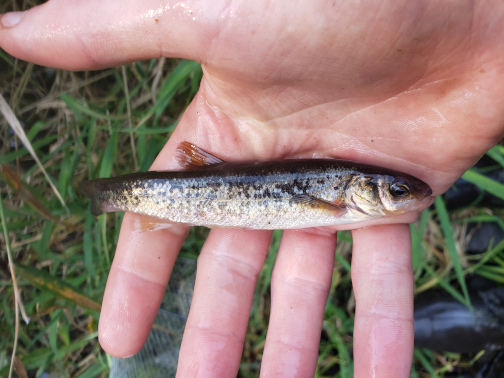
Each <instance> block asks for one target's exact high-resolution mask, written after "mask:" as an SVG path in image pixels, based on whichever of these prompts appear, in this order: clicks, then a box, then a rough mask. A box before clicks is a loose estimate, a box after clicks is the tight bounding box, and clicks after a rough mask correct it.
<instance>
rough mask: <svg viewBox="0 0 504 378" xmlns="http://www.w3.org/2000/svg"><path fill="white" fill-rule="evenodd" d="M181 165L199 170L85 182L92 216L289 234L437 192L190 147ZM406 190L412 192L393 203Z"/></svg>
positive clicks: (304, 163)
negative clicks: (128, 214) (125, 214)
mask: <svg viewBox="0 0 504 378" xmlns="http://www.w3.org/2000/svg"><path fill="white" fill-rule="evenodd" d="M212 158H213V159H212ZM178 159H179V161H181V163H185V165H188V166H189V168H194V170H184V171H175V172H144V173H134V174H130V175H124V176H119V177H115V178H108V179H97V180H93V181H90V182H88V183H86V184H85V185H84V191H85V192H86V193H87V194H88V195H89V196H90V197H91V199H92V212H93V214H94V215H99V214H101V213H104V212H112V211H132V212H135V213H139V214H144V215H147V216H150V217H155V218H159V219H163V220H167V221H170V222H180V223H186V224H191V225H201V226H208V227H236V228H249V229H288V228H304V227H318V226H326V225H335V224H348V223H354V222H359V221H363V220H368V219H373V218H377V217H381V216H387V215H392V214H398V213H403V212H405V211H409V210H413V209H415V208H418V207H419V206H421V205H422V202H423V200H424V199H425V198H426V197H428V196H430V195H431V193H432V191H431V189H430V187H429V186H428V185H427V184H425V183H424V182H423V181H421V180H419V179H416V178H414V177H412V176H410V175H407V174H404V173H401V172H396V171H391V170H385V169H383V168H379V167H374V166H369V165H364V164H358V163H354V162H348V161H342V160H335V159H302V160H281V161H265V162H255V163H229V162H224V161H222V160H220V159H219V158H217V157H214V156H213V155H211V154H209V153H207V152H206V151H203V150H201V149H199V148H198V147H196V146H193V145H190V144H188V143H186V144H181V146H180V147H179V151H178ZM208 161H210V163H209V164H208V165H205V162H208ZM195 166H196V167H195ZM401 186H403V188H406V189H407V191H408V193H407V194H406V195H405V196H403V197H395V196H394V195H393V194H392V192H394V194H397V190H399V192H401V190H402V189H400V188H401ZM393 188H395V189H393ZM397 188H399V189H397ZM402 194H404V193H402Z"/></svg>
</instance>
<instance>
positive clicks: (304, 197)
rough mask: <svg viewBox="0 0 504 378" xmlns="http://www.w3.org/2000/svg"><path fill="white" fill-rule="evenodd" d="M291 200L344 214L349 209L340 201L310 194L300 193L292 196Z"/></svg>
mask: <svg viewBox="0 0 504 378" xmlns="http://www.w3.org/2000/svg"><path fill="white" fill-rule="evenodd" d="M291 201H293V202H295V203H297V204H300V205H305V206H311V207H315V208H320V209H325V210H328V211H331V212H333V213H336V214H338V215H342V214H343V213H345V212H346V211H347V209H346V206H345V205H344V204H343V203H342V202H340V201H338V202H334V203H331V202H327V201H324V200H322V199H320V198H317V197H313V196H310V195H308V194H299V195H295V196H293V197H292V199H291Z"/></svg>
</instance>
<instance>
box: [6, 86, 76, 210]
mask: <svg viewBox="0 0 504 378" xmlns="http://www.w3.org/2000/svg"><path fill="white" fill-rule="evenodd" d="M0 113H2V114H3V115H4V117H5V119H6V120H7V123H8V124H9V125H10V127H11V128H12V130H14V132H15V133H16V135H17V137H18V138H19V139H20V140H21V142H22V143H23V145H24V146H25V148H26V149H27V150H28V151H29V152H30V155H31V156H32V158H33V160H35V162H36V163H37V165H38V167H39V168H40V170H41V171H42V173H43V174H44V176H45V178H46V179H47V182H48V183H49V185H50V186H51V189H52V190H53V192H54V194H55V195H56V197H58V200H59V201H60V203H61V205H62V206H63V207H64V208H65V209H66V211H67V214H70V212H69V211H68V208H67V205H66V204H65V201H64V200H63V197H61V195H60V193H59V192H58V189H57V188H56V186H55V185H54V184H53V182H52V181H51V179H50V178H49V175H48V174H47V172H46V170H45V168H44V166H43V165H42V163H41V162H40V160H39V158H38V156H37V154H36V153H35V150H34V149H33V147H32V145H31V143H30V141H29V140H28V137H27V136H26V134H25V132H24V130H23V127H22V126H21V123H19V120H18V119H17V117H16V115H15V114H14V112H13V111H12V109H11V107H10V106H9V104H7V101H5V99H4V98H3V96H2V95H1V94H0Z"/></svg>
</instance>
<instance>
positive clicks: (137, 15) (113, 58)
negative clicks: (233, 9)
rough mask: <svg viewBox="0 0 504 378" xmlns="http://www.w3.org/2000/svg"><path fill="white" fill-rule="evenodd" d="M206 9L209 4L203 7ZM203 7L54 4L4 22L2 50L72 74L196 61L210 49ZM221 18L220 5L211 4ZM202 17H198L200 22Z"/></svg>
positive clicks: (94, 1)
mask: <svg viewBox="0 0 504 378" xmlns="http://www.w3.org/2000/svg"><path fill="white" fill-rule="evenodd" d="M201 5H204V2H202V4H201ZM199 6H200V4H199V2H192V3H191V4H190V6H189V4H187V3H181V2H178V1H174V0H168V1H164V0H146V1H136V2H135V1H130V2H128V3H127V4H125V3H124V2H123V1H120V0H108V1H104V0H89V1H67V0H52V1H48V2H47V3H45V4H43V5H40V6H37V7H35V8H32V9H30V10H28V11H26V12H14V13H7V14H5V15H3V16H2V17H1V19H0V47H2V48H3V49H4V50H6V51H7V52H9V53H10V54H12V55H15V56H16V57H18V58H21V59H24V60H28V61H31V62H34V63H38V64H42V65H46V66H52V67H59V68H64V69H70V70H79V69H90V68H91V69H96V68H100V67H110V66H112V65H118V64H120V63H124V62H129V61H136V60H141V59H147V58H156V57H160V56H171V57H184V58H191V59H196V58H197V57H196V56H195V55H193V54H192V52H195V51H204V49H203V46H204V45H205V44H206V42H205V38H204V37H205V35H206V33H203V31H202V27H201V25H202V21H203V20H204V21H212V20H211V18H212V15H213V14H214V13H213V12H205V18H203V17H202V9H201V8H200V7H199ZM211 8H212V10H213V11H214V12H215V13H216V14H215V17H217V15H218V14H219V2H212V7H211ZM196 16H197V17H196Z"/></svg>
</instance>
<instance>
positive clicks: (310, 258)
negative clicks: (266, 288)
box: [261, 230, 336, 377]
mask: <svg viewBox="0 0 504 378" xmlns="http://www.w3.org/2000/svg"><path fill="white" fill-rule="evenodd" d="M335 248H336V234H333V235H318V234H312V233H308V232H305V231H300V230H290V231H284V234H283V237H282V242H281V245H280V249H279V251H278V257H277V260H276V263H275V268H274V271H273V278H272V286H271V290H272V292H271V301H272V302H271V316H270V321H269V327H268V335H267V337H266V345H265V348H264V357H263V360H262V365H261V376H265V377H310V376H313V375H314V373H315V368H316V366H317V358H318V347H319V343H320V332H321V329H322V320H323V317H324V308H325V304H326V302H327V296H328V294H329V287H330V284H331V276H332V271H333V265H334V251H335Z"/></svg>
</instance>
